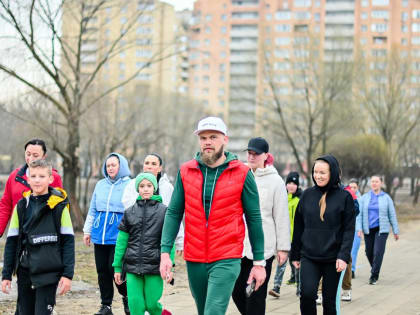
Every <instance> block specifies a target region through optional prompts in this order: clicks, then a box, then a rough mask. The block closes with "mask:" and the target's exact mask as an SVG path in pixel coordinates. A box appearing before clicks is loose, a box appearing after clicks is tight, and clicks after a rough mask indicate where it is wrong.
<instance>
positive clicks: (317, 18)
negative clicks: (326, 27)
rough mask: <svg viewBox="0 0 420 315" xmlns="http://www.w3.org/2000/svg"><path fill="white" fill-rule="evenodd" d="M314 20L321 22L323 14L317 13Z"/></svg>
mask: <svg viewBox="0 0 420 315" xmlns="http://www.w3.org/2000/svg"><path fill="white" fill-rule="evenodd" d="M314 19H315V21H317V22H319V21H320V20H321V14H320V13H315V14H314Z"/></svg>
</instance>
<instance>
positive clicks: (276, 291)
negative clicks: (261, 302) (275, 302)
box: [268, 286, 280, 298]
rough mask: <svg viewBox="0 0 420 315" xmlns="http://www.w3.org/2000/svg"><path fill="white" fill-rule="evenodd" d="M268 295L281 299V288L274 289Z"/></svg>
mask: <svg viewBox="0 0 420 315" xmlns="http://www.w3.org/2000/svg"><path fill="white" fill-rule="evenodd" d="M268 294H270V295H271V296H274V297H276V298H279V297H280V287H277V286H276V287H274V288H273V289H272V290H270V291H269V292H268Z"/></svg>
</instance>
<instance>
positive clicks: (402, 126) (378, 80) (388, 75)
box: [355, 47, 420, 196]
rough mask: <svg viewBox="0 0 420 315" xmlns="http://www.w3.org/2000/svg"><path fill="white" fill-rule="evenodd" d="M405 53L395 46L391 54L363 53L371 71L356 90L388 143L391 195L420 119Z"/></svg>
mask: <svg viewBox="0 0 420 315" xmlns="http://www.w3.org/2000/svg"><path fill="white" fill-rule="evenodd" d="M401 53H402V51H401V50H400V49H398V48H397V47H393V48H392V49H391V51H390V52H389V53H388V54H387V55H385V53H381V54H380V55H378V53H376V56H371V57H362V56H361V57H360V58H361V61H360V66H361V67H363V68H364V69H370V71H360V72H359V75H360V77H359V79H358V80H357V83H358V85H357V89H355V90H356V91H357V97H358V100H359V102H360V103H361V104H362V105H363V107H364V108H365V110H366V111H367V113H368V117H369V118H370V122H371V123H372V126H373V128H374V130H375V131H376V132H377V133H378V134H379V135H380V136H381V137H382V139H383V140H384V142H385V143H386V145H387V148H388V154H389V158H390V160H391V165H390V167H389V168H387V169H385V170H384V174H385V185H386V190H387V191H388V192H389V193H390V194H391V196H394V194H395V191H396V189H397V188H398V187H394V189H393V188H392V182H393V178H394V176H395V171H396V167H397V166H402V165H401V163H400V162H401V161H403V159H401V157H402V152H403V151H404V150H403V148H404V146H405V145H406V143H407V141H408V139H409V136H410V135H411V134H412V132H413V131H414V129H415V127H416V126H417V124H418V121H419V119H420V103H419V101H418V97H419V88H418V86H416V85H413V84H411V82H410V79H411V74H412V70H413V68H412V63H411V60H410V58H409V56H404V55H403V56H402V55H401ZM419 68H420V65H419ZM400 182H401V183H402V181H400Z"/></svg>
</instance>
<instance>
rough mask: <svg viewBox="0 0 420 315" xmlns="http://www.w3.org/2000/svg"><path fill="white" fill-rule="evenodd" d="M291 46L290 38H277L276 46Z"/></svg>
mask: <svg viewBox="0 0 420 315" xmlns="http://www.w3.org/2000/svg"><path fill="white" fill-rule="evenodd" d="M289 44H290V38H289V37H276V45H280V46H284V45H289Z"/></svg>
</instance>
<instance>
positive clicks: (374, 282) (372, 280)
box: [369, 276, 378, 285]
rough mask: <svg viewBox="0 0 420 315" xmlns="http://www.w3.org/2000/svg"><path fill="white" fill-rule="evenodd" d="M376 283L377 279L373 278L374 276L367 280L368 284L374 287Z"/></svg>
mask: <svg viewBox="0 0 420 315" xmlns="http://www.w3.org/2000/svg"><path fill="white" fill-rule="evenodd" d="M376 282H378V278H376V277H374V276H371V277H370V278H369V284H370V285H375V284H376Z"/></svg>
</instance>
